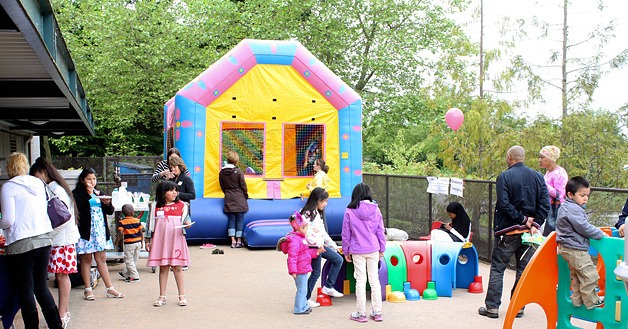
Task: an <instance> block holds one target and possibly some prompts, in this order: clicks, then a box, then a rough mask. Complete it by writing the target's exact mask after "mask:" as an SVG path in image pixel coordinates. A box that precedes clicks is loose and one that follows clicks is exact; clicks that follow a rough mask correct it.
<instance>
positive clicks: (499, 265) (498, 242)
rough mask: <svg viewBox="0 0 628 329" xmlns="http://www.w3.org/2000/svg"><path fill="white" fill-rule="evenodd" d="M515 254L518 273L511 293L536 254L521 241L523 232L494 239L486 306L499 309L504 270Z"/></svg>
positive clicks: (511, 292)
mask: <svg viewBox="0 0 628 329" xmlns="http://www.w3.org/2000/svg"><path fill="white" fill-rule="evenodd" d="M513 254H514V255H515V260H516V264H517V274H516V277H515V284H514V285H513V286H512V290H511V291H510V295H511V297H512V294H513V293H514V291H515V288H516V287H517V283H518V282H519V278H520V277H521V274H522V273H523V270H524V269H525V268H526V266H527V265H528V262H529V261H530V258H532V255H533V254H534V249H533V248H532V247H529V246H527V245H524V244H523V243H522V242H521V234H513V235H500V236H497V237H495V240H494V241H493V255H492V256H491V272H490V273H491V274H490V277H489V281H488V289H487V291H486V299H485V300H484V302H485V303H486V308H488V309H499V306H500V305H501V303H502V301H501V299H502V290H503V288H504V271H505V270H506V267H507V266H508V263H509V262H510V257H512V255H513Z"/></svg>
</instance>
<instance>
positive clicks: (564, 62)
mask: <svg viewBox="0 0 628 329" xmlns="http://www.w3.org/2000/svg"><path fill="white" fill-rule="evenodd" d="M568 5H569V0H564V4H563V59H562V63H561V68H562V85H561V91H562V97H563V98H562V100H563V117H566V116H567V36H568V33H567V6H568Z"/></svg>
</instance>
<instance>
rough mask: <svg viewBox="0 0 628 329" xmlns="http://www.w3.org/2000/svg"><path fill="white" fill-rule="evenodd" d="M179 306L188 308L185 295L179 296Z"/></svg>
mask: <svg viewBox="0 0 628 329" xmlns="http://www.w3.org/2000/svg"><path fill="white" fill-rule="evenodd" d="M181 298H183V299H181ZM179 306H188V301H187V299H185V295H179Z"/></svg>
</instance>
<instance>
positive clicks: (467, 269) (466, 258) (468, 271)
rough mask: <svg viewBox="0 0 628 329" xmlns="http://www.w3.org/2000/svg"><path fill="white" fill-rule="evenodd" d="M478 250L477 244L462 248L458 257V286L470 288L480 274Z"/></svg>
mask: <svg viewBox="0 0 628 329" xmlns="http://www.w3.org/2000/svg"><path fill="white" fill-rule="evenodd" d="M478 266H479V265H478V252H477V250H476V249H475V246H471V248H462V250H460V253H459V254H458V258H457V259H456V285H455V287H456V288H464V289H469V285H470V284H471V283H473V280H474V279H475V276H476V275H478V271H479V268H478Z"/></svg>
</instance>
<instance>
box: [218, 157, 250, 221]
mask: <svg viewBox="0 0 628 329" xmlns="http://www.w3.org/2000/svg"><path fill="white" fill-rule="evenodd" d="M218 181H219V182H220V188H221V189H222V192H223V193H224V194H225V207H224V211H225V212H247V211H249V204H248V203H247V201H246V199H248V198H249V192H248V189H247V187H246V181H245V180H244V174H243V173H242V170H240V169H239V168H238V167H236V166H234V165H232V164H230V163H228V164H227V165H225V166H224V167H223V168H222V170H220V174H218Z"/></svg>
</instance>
